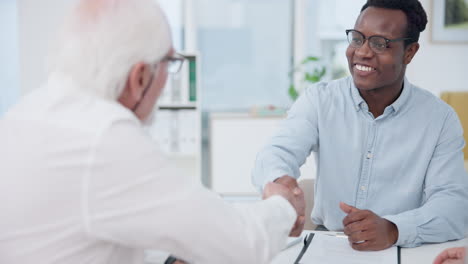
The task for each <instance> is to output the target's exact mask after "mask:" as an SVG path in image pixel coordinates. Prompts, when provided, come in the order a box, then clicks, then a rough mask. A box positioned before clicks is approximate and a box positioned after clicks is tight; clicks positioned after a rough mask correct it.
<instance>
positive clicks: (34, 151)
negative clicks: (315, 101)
mask: <svg viewBox="0 0 468 264" xmlns="http://www.w3.org/2000/svg"><path fill="white" fill-rule="evenodd" d="M74 87H75V85H74V83H73V82H72V81H71V80H67V79H66V78H58V77H54V78H51V79H50V80H49V82H48V84H47V85H45V86H44V87H42V88H40V89H38V90H36V91H34V92H33V93H32V94H30V95H28V96H27V97H25V98H23V100H22V101H21V102H20V103H19V104H18V105H16V106H15V107H13V108H12V109H11V110H10V111H9V112H8V113H7V114H6V115H5V117H4V118H3V119H2V120H0V146H1V147H0V201H1V203H2V207H1V210H0V263H2V264H13V263H19V264H29V263H31V264H32V263H34V264H39V263H40V264H46V263H66V264H83V263H86V264H104V263H109V264H119V263H122V264H124V263H125V264H133V263H143V261H144V249H156V250H163V251H166V252H170V253H172V254H173V255H175V256H177V257H180V258H182V259H185V260H187V261H189V263H203V264H206V263H268V262H269V260H270V259H271V258H272V257H273V256H274V255H275V254H276V253H278V252H279V251H280V250H281V249H282V248H283V246H284V245H285V243H286V238H287V235H288V233H289V231H290V229H291V227H292V225H293V223H294V221H295V219H296V213H295V211H294V209H293V207H292V206H291V205H290V204H289V202H288V201H287V200H285V199H284V198H282V197H279V196H273V197H271V198H270V199H267V200H265V201H261V202H257V203H253V204H242V205H235V204H230V203H227V202H225V201H224V200H223V199H221V198H220V197H219V196H217V195H216V194H214V193H212V192H210V191H208V190H206V189H205V188H203V187H202V186H201V184H200V183H199V180H198V179H192V178H190V177H187V176H186V175H182V174H181V173H179V172H178V169H177V168H176V165H174V164H171V161H170V160H168V159H165V158H164V157H163V155H162V154H161V153H160V151H159V150H158V149H157V148H156V147H155V146H154V143H153V141H152V140H151V139H150V138H149V136H148V135H147V134H146V133H145V132H144V130H143V128H142V126H141V123H140V122H139V120H137V119H136V117H135V116H134V115H133V113H131V112H130V111H128V110H127V109H126V108H124V107H123V106H121V105H120V104H118V103H117V102H115V101H109V100H104V99H100V98H97V97H94V96H91V95H89V94H86V93H84V92H81V91H80V90H79V89H76V88H74Z"/></svg>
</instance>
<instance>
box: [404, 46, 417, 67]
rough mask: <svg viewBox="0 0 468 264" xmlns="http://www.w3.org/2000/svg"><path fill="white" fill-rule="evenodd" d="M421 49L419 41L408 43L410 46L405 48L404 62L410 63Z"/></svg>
mask: <svg viewBox="0 0 468 264" xmlns="http://www.w3.org/2000/svg"><path fill="white" fill-rule="evenodd" d="M418 50H419V43H418V42H414V43H411V44H409V45H408V47H406V48H405V57H404V59H403V63H404V64H405V65H408V64H410V62H411V60H413V58H414V55H415V54H416V53H417V52H418Z"/></svg>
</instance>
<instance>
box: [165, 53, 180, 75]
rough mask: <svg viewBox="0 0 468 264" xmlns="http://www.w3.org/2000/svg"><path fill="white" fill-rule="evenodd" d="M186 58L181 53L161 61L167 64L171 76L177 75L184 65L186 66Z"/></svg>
mask: <svg viewBox="0 0 468 264" xmlns="http://www.w3.org/2000/svg"><path fill="white" fill-rule="evenodd" d="M185 59H186V58H185V56H184V55H182V54H179V53H176V54H174V55H172V56H170V57H169V56H168V57H165V58H164V59H162V60H161V61H166V62H167V72H168V73H171V74H176V73H178V72H179V71H180V69H181V68H182V64H184V61H185Z"/></svg>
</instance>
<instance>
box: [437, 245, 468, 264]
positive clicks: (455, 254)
mask: <svg viewBox="0 0 468 264" xmlns="http://www.w3.org/2000/svg"><path fill="white" fill-rule="evenodd" d="M465 255H466V250H465V248H463V247H459V248H448V249H446V250H444V251H442V252H441V253H440V254H439V255H438V256H437V257H436V259H435V260H434V264H445V263H448V262H450V261H451V260H463V259H464V258H465Z"/></svg>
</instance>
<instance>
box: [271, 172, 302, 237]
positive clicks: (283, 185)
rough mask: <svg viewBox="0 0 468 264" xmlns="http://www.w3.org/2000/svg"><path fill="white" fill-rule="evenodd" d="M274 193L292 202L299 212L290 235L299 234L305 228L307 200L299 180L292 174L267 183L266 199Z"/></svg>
mask: <svg viewBox="0 0 468 264" xmlns="http://www.w3.org/2000/svg"><path fill="white" fill-rule="evenodd" d="M273 195H280V196H282V197H284V198H285V199H286V200H288V201H289V203H291V205H292V206H293V207H294V209H295V210H296V213H297V219H296V222H295V223H294V226H293V228H292V229H291V233H290V234H289V235H290V236H299V235H300V234H301V233H302V230H303V229H304V222H305V200H304V192H303V191H302V189H301V188H299V185H298V184H297V180H296V179H294V178H293V177H291V176H287V175H285V176H282V177H280V178H278V179H276V180H275V182H270V183H268V184H267V185H265V188H264V190H263V199H266V198H268V197H270V196H273Z"/></svg>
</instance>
